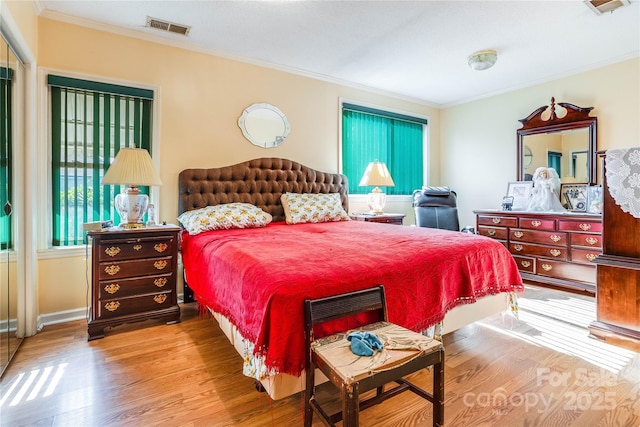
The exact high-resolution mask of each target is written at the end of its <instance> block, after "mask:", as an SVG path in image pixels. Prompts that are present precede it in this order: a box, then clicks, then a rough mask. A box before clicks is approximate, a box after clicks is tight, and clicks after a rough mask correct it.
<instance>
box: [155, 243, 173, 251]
mask: <svg viewBox="0 0 640 427" xmlns="http://www.w3.org/2000/svg"><path fill="white" fill-rule="evenodd" d="M168 247H169V245H167V244H166V243H157V244H156V245H154V246H153V249H155V250H156V252H160V253H162V252H164V251H166V250H167V248H168Z"/></svg>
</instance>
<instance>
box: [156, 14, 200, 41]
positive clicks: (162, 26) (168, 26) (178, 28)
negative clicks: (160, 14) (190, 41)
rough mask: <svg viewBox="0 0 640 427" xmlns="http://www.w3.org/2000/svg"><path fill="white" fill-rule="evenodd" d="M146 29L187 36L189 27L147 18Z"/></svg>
mask: <svg viewBox="0 0 640 427" xmlns="http://www.w3.org/2000/svg"><path fill="white" fill-rule="evenodd" d="M146 27H147V28H155V29H156V30H162V31H168V32H170V33H176V34H182V35H183V36H186V35H188V34H189V30H190V29H191V27H188V26H186V25H182V24H176V23H175V22H169V21H164V20H162V19H158V18H152V17H150V16H147V25H146Z"/></svg>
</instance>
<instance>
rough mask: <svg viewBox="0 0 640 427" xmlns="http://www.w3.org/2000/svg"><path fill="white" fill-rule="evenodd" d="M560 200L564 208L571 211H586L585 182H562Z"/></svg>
mask: <svg viewBox="0 0 640 427" xmlns="http://www.w3.org/2000/svg"><path fill="white" fill-rule="evenodd" d="M560 202H561V203H562V206H564V207H565V209H567V210H570V211H573V212H586V211H587V184H574V183H571V184H562V185H561V186H560Z"/></svg>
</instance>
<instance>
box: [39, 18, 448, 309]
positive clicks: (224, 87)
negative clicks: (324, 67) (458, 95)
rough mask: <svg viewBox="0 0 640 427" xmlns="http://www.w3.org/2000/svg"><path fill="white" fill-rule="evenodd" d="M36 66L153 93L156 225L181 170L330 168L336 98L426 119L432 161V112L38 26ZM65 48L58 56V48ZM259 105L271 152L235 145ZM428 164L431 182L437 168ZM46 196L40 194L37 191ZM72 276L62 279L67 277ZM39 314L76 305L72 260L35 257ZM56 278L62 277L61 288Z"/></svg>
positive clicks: (79, 301) (153, 47) (78, 290)
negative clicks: (282, 129) (283, 128)
mask: <svg viewBox="0 0 640 427" xmlns="http://www.w3.org/2000/svg"><path fill="white" fill-rule="evenodd" d="M38 32H39V40H38V41H39V50H38V64H39V66H40V67H47V68H51V69H57V70H64V71H70V72H73V73H83V74H89V75H95V76H104V77H106V78H109V79H113V78H116V79H123V80H126V81H130V82H138V83H142V84H148V85H154V86H156V87H157V88H158V99H159V107H160V108H159V111H157V113H158V118H159V119H160V126H159V134H156V135H155V136H156V138H159V141H160V150H159V155H160V175H161V178H162V181H163V183H164V185H163V186H162V187H161V189H160V206H159V207H160V218H159V219H160V220H166V221H167V222H170V223H175V222H176V216H177V177H178V173H179V172H180V171H181V170H183V169H186V168H194V167H203V168H206V167H217V166H224V165H229V164H233V163H237V162H240V161H244V160H248V159H252V158H258V157H285V158H290V159H292V160H296V161H298V162H301V163H303V164H305V165H308V166H310V167H313V168H316V169H319V170H323V171H327V172H336V171H338V167H339V166H338V161H339V144H338V135H339V108H338V106H339V103H338V102H339V98H341V97H342V98H345V99H348V100H352V101H359V102H364V103H368V104H374V105H378V106H381V107H385V108H389V109H396V110H402V111H406V112H412V113H416V114H419V115H422V116H428V117H429V123H430V129H431V132H432V133H431V135H430V147H431V150H432V152H431V153H430V154H431V156H433V157H434V158H437V156H438V145H439V141H438V133H439V132H438V126H439V110H438V109H435V108H431V107H427V106H424V105H419V104H415V103H411V102H407V101H404V100H400V99H395V98H391V97H387V96H382V95H379V94H375V93H371V92H367V91H363V90H359V89H354V88H350V87H347V86H342V85H338V84H334V83H329V82H326V81H321V80H316V79H311V78H308V77H303V76H299V75H293V74H289V73H285V72H282V71H277V70H273V69H266V68H262V67H258V66H255V65H248V64H245V63H240V62H236V61H232V60H228V59H224V58H220V57H214V56H210V55H205V54H202V53H196V52H193V51H188V50H184V49H179V48H175V47H168V46H165V45H160V44H155V43H151V42H148V41H143V40H138V39H132V38H128V37H124V36H121V35H116V34H112V33H107V32H101V31H96V30H92V29H88V28H85V27H80V26H75V25H71V24H67V23H62V22H58V21H54V20H50V19H43V18H41V19H40V20H39V27H38ZM61 46H64V49H61V48H60V47H61ZM256 102H268V103H271V104H273V105H276V106H277V107H278V108H280V109H281V110H282V111H283V112H284V113H285V114H286V115H287V117H288V118H289V121H290V123H291V133H290V135H289V137H288V138H287V140H286V141H285V142H284V143H283V144H281V145H280V146H279V147H277V148H273V149H263V148H260V147H256V146H254V145H252V144H250V143H249V142H248V141H247V140H245V139H244V137H243V135H242V132H241V131H240V129H239V128H238V125H237V120H238V117H239V116H240V114H241V113H242V111H243V109H244V108H246V107H247V106H249V105H250V104H252V103H256ZM431 166H432V167H430V170H431V177H432V179H433V180H435V179H437V174H438V172H439V171H438V167H437V162H435V163H434V164H433V165H431ZM43 191H46V189H43ZM69 273H71V274H69ZM38 275H39V277H40V279H39V293H40V295H39V301H40V313H41V314H42V313H51V312H55V311H63V310H70V309H76V308H79V307H84V296H85V293H86V284H85V280H84V261H83V260H82V259H81V258H80V257H74V258H73V259H65V260H61V261H60V262H57V261H56V262H49V260H47V261H43V260H41V261H40V262H39V269H38ZM59 277H64V278H65V279H64V286H61V281H60V280H59V279H58V278H59Z"/></svg>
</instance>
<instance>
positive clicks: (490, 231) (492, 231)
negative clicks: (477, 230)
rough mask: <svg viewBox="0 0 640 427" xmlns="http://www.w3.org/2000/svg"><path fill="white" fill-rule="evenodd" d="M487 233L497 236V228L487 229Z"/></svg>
mask: <svg viewBox="0 0 640 427" xmlns="http://www.w3.org/2000/svg"><path fill="white" fill-rule="evenodd" d="M487 234H488V235H489V236H495V235H496V230H494V229H493V228H491V229H489V231H487Z"/></svg>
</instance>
